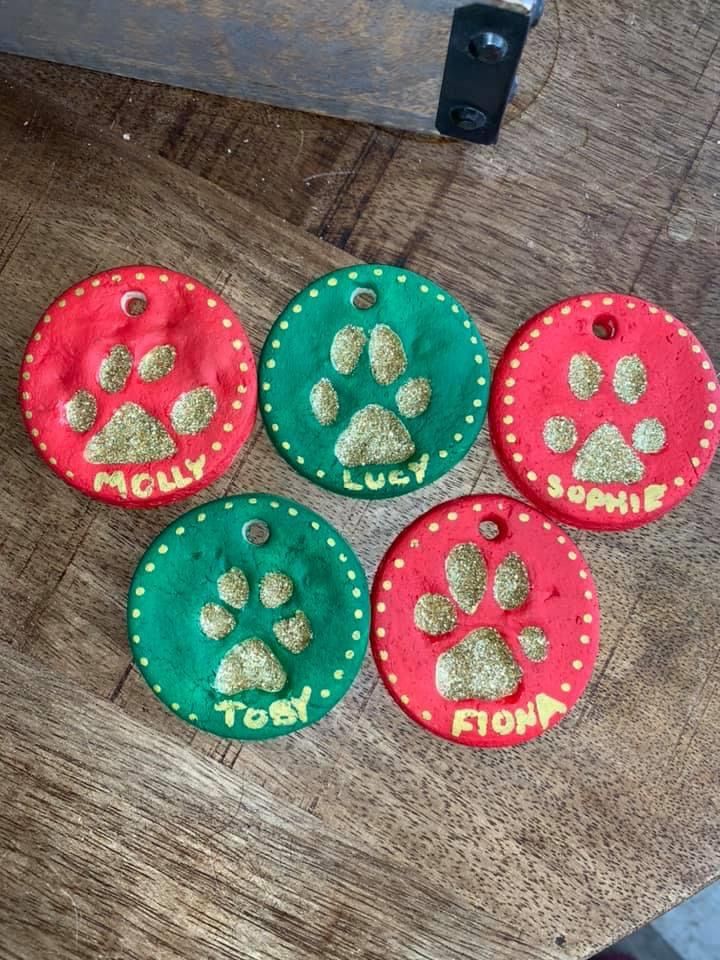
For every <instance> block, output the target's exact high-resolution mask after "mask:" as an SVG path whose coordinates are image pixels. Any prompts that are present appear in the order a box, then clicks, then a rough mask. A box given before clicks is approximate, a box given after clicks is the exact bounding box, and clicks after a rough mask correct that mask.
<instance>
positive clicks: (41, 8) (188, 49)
mask: <svg viewBox="0 0 720 960" xmlns="http://www.w3.org/2000/svg"><path fill="white" fill-rule="evenodd" d="M513 5H515V6H517V7H519V8H520V10H521V12H522V13H523V14H526V12H527V6H526V0H518V2H517V3H516V4H514V2H513V0H510V2H509V3H507V6H509V7H512V6H513ZM78 6H79V4H78V0H35V2H33V3H31V4H29V3H25V2H23V0H2V2H0V51H7V52H9V53H16V54H23V55H25V56H28V57H42V58H43V59H45V60H53V61H57V62H60V63H68V64H74V65H76V66H82V67H89V68H90V69H93V70H106V71H108V72H111V73H117V74H121V75H122V76H126V77H136V78H139V79H141V80H155V81H163V82H165V83H172V84H177V85H178V86H183V87H191V88H192V89H195V90H205V91H208V92H211V93H223V94H229V95H232V96H239V97H245V98H248V99H252V100H259V101H260V102H262V103H272V104H276V105H278V106H281V107H292V108H296V109H298V108H299V109H302V110H316V111H319V112H321V113H327V114H331V115H333V116H338V117H346V118H348V119H353V120H363V121H367V122H371V123H378V124H390V125H392V126H394V127H397V128H400V129H404V130H415V131H424V132H426V133H430V134H433V135H437V134H436V130H435V115H436V113H437V106H438V98H439V95H440V86H441V83H442V77H443V70H444V66H445V58H446V53H447V47H448V37H449V35H450V27H451V23H452V17H453V11H454V9H455V7H456V6H458V4H457V3H456V2H455V0H384V2H383V3H372V4H368V3H367V0H346V2H344V3H328V2H327V0H304V2H303V3H298V2H297V0H242V2H241V3H238V2H237V0H194V2H193V3H177V2H175V0H123V2H122V3H105V4H101V5H100V6H99V7H95V8H93V10H92V13H91V14H90V15H87V16H86V15H84V13H83V15H80V13H79V10H78ZM80 6H82V4H80ZM169 35H171V36H172V43H171V44H168V42H167V37H168V36H169ZM551 44H552V35H551V33H550V32H547V33H546V34H545V42H544V43H543V42H542V39H541V40H537V41H536V40H535V38H533V42H532V49H533V56H532V58H530V59H529V60H528V62H527V65H526V66H525V67H524V68H523V75H524V76H523V92H522V98H523V99H524V101H525V102H527V101H528V99H529V98H531V97H532V96H534V95H535V94H536V93H537V91H538V90H539V88H540V86H541V84H542V82H543V80H544V79H545V78H546V77H547V75H548V73H549V70H550V67H551V63H552V46H551ZM520 102H523V100H521V101H520Z"/></svg>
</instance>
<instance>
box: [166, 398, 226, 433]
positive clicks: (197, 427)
mask: <svg viewBox="0 0 720 960" xmlns="http://www.w3.org/2000/svg"><path fill="white" fill-rule="evenodd" d="M216 410H217V400H216V399H215V394H214V393H213V392H212V390H211V389H210V387H196V388H195V389H194V390H190V391H188V392H187V393H183V394H181V395H180V396H179V397H178V398H177V400H176V401H175V403H174V404H173V405H172V410H171V411H170V421H171V423H172V425H173V427H174V428H175V430H176V431H177V432H178V433H180V434H182V435H183V436H188V435H191V436H194V435H195V434H198V433H200V432H201V431H202V430H204V429H205V428H206V427H207V425H208V424H209V423H210V421H211V420H212V418H213V417H214V416H215V411H216Z"/></svg>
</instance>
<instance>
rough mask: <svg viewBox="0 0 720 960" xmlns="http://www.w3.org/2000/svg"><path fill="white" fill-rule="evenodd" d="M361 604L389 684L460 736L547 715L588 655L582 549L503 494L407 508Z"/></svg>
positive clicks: (590, 642) (497, 733) (493, 742)
mask: <svg viewBox="0 0 720 960" xmlns="http://www.w3.org/2000/svg"><path fill="white" fill-rule="evenodd" d="M372 605H373V619H372V650H373V655H374V657H375V661H376V663H377V667H378V670H379V671H380V675H381V677H382V679H383V681H384V682H385V685H386V686H387V688H388V690H389V691H390V693H391V695H392V696H393V698H394V699H395V700H396V702H397V703H398V704H399V705H400V707H401V708H402V709H403V710H404V711H405V713H407V714H408V716H410V717H411V718H412V719H413V720H415V721H416V723H419V724H420V725H421V726H423V727H425V729H427V730H429V731H431V732H432V733H435V734H437V735H438V736H440V737H445V738H446V739H448V740H451V741H453V742H454V743H460V744H464V745H466V746H473V747H510V746H516V745H518V744H521V743H525V742H526V741H528V740H532V739H534V738H535V737H537V736H539V735H540V734H542V733H543V732H544V731H546V730H548V729H550V728H551V727H554V726H555V725H556V724H557V723H559V721H560V720H562V718H563V717H564V716H566V714H567V713H568V711H569V710H570V709H571V708H572V706H573V705H574V704H575V702H576V701H577V700H578V698H579V697H580V696H581V695H582V693H583V691H584V689H585V687H586V685H587V683H588V680H589V679H590V675H591V673H592V669H593V664H594V662H595V658H596V656H597V649H598V640H599V629H600V610H599V606H598V600H597V594H596V592H595V584H594V582H593V578H592V575H591V574H590V571H589V569H588V566H587V563H586V561H585V559H584V557H583V555H582V553H581V552H580V550H579V549H578V547H577V546H576V545H575V544H574V543H573V542H572V540H571V539H570V538H569V537H568V536H567V534H566V533H564V532H563V531H562V530H561V529H560V528H559V527H557V526H555V524H553V523H551V522H550V521H549V520H547V519H546V518H545V517H544V516H543V515H542V514H540V513H538V512H537V511H535V510H533V509H532V508H530V507H528V506H526V505H525V504H524V503H521V502H520V501H519V500H514V499H512V498H510V497H502V496H491V495H483V496H468V497H460V498H459V499H457V500H451V501H449V502H448V503H444V504H441V505H440V506H438V507H435V508H434V509H432V510H430V511H429V512H428V513H425V514H423V516H421V517H419V518H418V519H417V520H415V521H414V522H413V523H412V524H410V526H409V527H407V528H406V529H405V530H404V531H403V532H402V533H401V534H400V535H399V536H398V538H397V539H396V540H395V542H394V543H393V545H392V546H391V547H390V549H389V550H388V552H387V553H386V554H385V557H384V558H383V561H382V563H381V564H380V567H379V569H378V572H377V574H376V577H375V582H374V584H373V591H372Z"/></svg>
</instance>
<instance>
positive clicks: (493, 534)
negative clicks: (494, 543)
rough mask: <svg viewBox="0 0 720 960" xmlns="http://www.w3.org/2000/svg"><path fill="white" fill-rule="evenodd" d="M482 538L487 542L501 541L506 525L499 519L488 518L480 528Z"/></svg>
mask: <svg viewBox="0 0 720 960" xmlns="http://www.w3.org/2000/svg"><path fill="white" fill-rule="evenodd" d="M478 530H479V531H480V536H481V537H484V538H485V539H486V540H500V539H501V538H502V537H503V535H504V533H505V525H504V523H503V522H502V520H501V519H500V518H499V517H488V519H487V520H483V521H482V523H481V524H480V526H479V527H478Z"/></svg>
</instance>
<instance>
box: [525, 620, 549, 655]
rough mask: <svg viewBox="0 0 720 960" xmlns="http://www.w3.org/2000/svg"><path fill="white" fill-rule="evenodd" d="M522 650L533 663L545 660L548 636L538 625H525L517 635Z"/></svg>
mask: <svg viewBox="0 0 720 960" xmlns="http://www.w3.org/2000/svg"><path fill="white" fill-rule="evenodd" d="M518 640H519V641H520V646H521V647H522V652H523V653H524V654H525V656H526V657H527V658H528V660H532V662H533V663H542V661H543V660H547V655H548V638H547V637H546V636H545V631H544V630H542V629H541V628H540V627H525V628H524V629H523V630H521V631H520V635H519V636H518Z"/></svg>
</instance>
